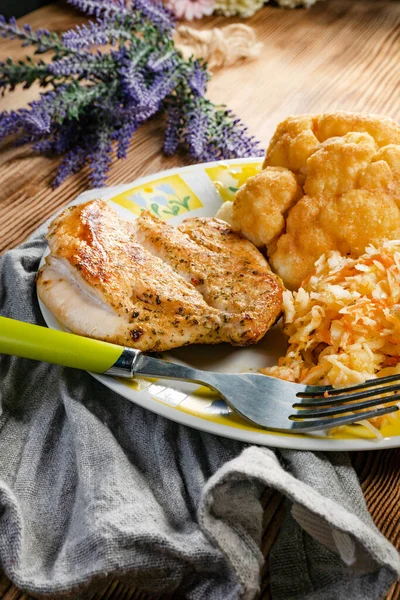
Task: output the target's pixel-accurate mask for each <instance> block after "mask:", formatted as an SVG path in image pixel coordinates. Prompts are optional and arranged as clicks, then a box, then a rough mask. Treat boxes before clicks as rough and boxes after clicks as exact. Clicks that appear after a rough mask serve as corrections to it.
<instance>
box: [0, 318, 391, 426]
mask: <svg viewBox="0 0 400 600" xmlns="http://www.w3.org/2000/svg"><path fill="white" fill-rule="evenodd" d="M0 353H4V354H15V355H16V356H22V357H25V358H31V359H35V360H41V361H46V362H50V363H54V364H59V365H65V366H67V367H74V368H77V369H85V370H87V371H92V372H94V373H103V374H106V375H114V376H117V377H129V378H131V377H134V376H135V375H144V376H146V375H147V376H150V377H162V378H165V379H180V380H186V381H192V382H195V383H200V384H204V385H206V386H208V387H209V388H211V389H213V390H215V391H217V392H218V393H219V394H220V395H221V396H222V398H223V399H224V400H225V401H226V402H227V404H228V405H229V406H230V407H231V408H232V409H233V410H235V411H237V412H238V413H240V414H241V415H242V416H243V417H245V418H246V419H248V420H249V421H251V422H252V423H255V424H256V425H260V426H261V427H266V428H267V429H270V430H272V431H283V432H307V431H316V430H318V429H328V428H331V427H335V426H338V425H344V424H346V423H354V422H355V421H360V420H362V419H371V418H373V417H380V416H382V415H386V414H388V413H391V412H394V411H397V410H399V406H397V405H394V406H384V407H381V406H380V405H383V404H388V403H392V402H395V401H398V400H399V399H400V375H399V376H397V375H393V376H391V377H384V378H381V379H373V380H370V381H367V382H365V383H362V384H360V385H355V386H351V387H347V388H341V389H333V388H332V387H330V386H327V387H319V386H310V385H301V384H296V383H290V382H287V381H283V380H281V379H276V378H274V377H268V376H267V375H261V374H256V373H243V374H241V373H238V374H235V373H213V372H212V371H200V370H199V369H193V368H191V367H186V366H182V365H179V364H175V363H171V362H167V361H165V360H161V359H159V358H155V357H154V356H148V355H147V354H142V352H140V351H139V350H134V349H132V348H123V347H122V346H116V345H115V344H109V343H107V342H102V341H99V340H94V339H91V338H86V337H82V336H79V335H74V334H72V333H65V332H64V331H56V330H54V329H47V328H46V327H39V326H37V325H31V324H30V323H23V322H21V321H15V320H13V319H7V318H6V317H1V316H0ZM394 382H395V383H394ZM390 383H394V384H393V385H387V384H390ZM373 407H378V408H375V409H374V408H373ZM364 411H365V412H364Z"/></svg>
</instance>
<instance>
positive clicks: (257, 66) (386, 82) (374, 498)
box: [0, 0, 400, 600]
mask: <svg viewBox="0 0 400 600" xmlns="http://www.w3.org/2000/svg"><path fill="white" fill-rule="evenodd" d="M26 20H28V21H29V22H30V23H31V24H32V26H33V27H46V28H48V29H54V30H57V31H63V30H65V29H68V28H69V27H71V26H72V25H74V24H75V23H78V22H81V21H82V16H81V15H79V14H78V13H76V12H75V11H73V10H71V9H70V8H68V7H66V6H65V5H64V4H63V3H62V2H60V3H55V4H51V5H49V6H47V7H45V8H43V9H40V10H38V11H36V12H35V13H32V14H31V15H29V18H27V19H26ZM231 22H235V20H234V19H225V18H222V17H211V18H209V19H206V20H203V21H201V23H199V24H197V25H196V26H198V27H201V28H208V27H212V26H223V25H225V24H227V23H231ZM247 23H248V24H250V25H252V26H253V27H254V28H255V30H256V32H257V34H258V37H259V39H260V40H261V41H262V42H263V43H264V48H263V52H262V55H261V56H260V58H258V59H257V60H255V61H252V62H250V61H247V62H238V63H236V64H235V65H233V66H232V67H230V68H225V69H221V70H219V71H217V72H216V73H215V74H214V77H213V79H212V82H211V84H210V87H209V95H210V97H211V98H212V99H213V100H214V101H216V102H221V103H229V106H230V107H231V108H232V109H233V110H234V111H235V112H236V113H237V114H238V115H239V116H240V117H241V118H243V120H245V121H246V123H247V124H248V125H249V129H250V130H251V132H252V133H254V134H255V135H257V137H258V138H259V139H260V140H261V141H262V143H263V145H264V146H265V145H266V144H267V142H268V139H269V137H270V135H271V133H272V132H273V130H274V128H275V126H276V124H277V123H278V122H279V121H280V120H281V119H282V118H284V117H286V116H287V115H288V114H295V113H301V112H324V111H330V110H336V109H344V110H353V111H365V112H373V113H379V114H384V115H387V116H390V117H392V118H395V119H397V120H399V119H400V103H399V101H398V89H399V84H400V69H399V66H398V56H399V49H400V41H399V38H400V3H396V2H384V1H383V2H380V1H375V2H373V1H370V2H369V1H361V0H360V1H356V0H325V1H324V2H320V3H318V4H317V5H315V6H314V7H313V8H312V9H310V10H305V9H298V10H295V11H287V10H284V9H280V8H277V7H269V6H267V7H265V8H264V9H263V10H261V11H260V12H258V13H257V14H256V15H255V16H254V17H252V18H251V19H249V20H247ZM26 53H27V49H21V48H20V46H19V44H18V42H17V41H13V42H10V41H5V40H2V41H1V42H0V59H3V58H4V57H5V56H7V55H11V56H13V57H14V58H19V57H21V56H23V55H25V54H26ZM36 95H37V89H35V88H32V89H31V90H29V91H28V92H24V93H20V92H19V91H18V92H14V93H13V94H9V95H7V96H5V97H4V98H2V99H0V110H2V109H11V108H13V109H15V108H18V107H21V106H24V105H25V104H26V103H27V102H28V101H29V100H31V99H33V98H34V97H35V96H36ZM161 144H162V132H161V129H160V122H159V121H158V120H157V119H155V120H154V121H152V122H151V123H149V124H148V125H146V126H145V127H143V128H142V129H141V130H140V131H139V132H138V133H137V134H136V136H135V138H134V140H133V142H132V144H131V148H130V151H129V156H128V158H127V160H126V161H119V162H117V163H115V164H114V165H113V168H112V171H111V176H110V180H109V183H110V185H113V184H117V183H123V182H127V181H131V180H133V179H135V178H136V177H139V176H143V175H146V174H149V173H153V172H155V171H159V170H161V169H166V168H169V167H172V166H177V165H183V164H185V158H184V157H183V156H176V157H171V158H166V157H163V156H162V154H161V152H160V148H161ZM57 162H58V161H57V160H54V159H50V158H46V157H40V156H34V155H33V154H32V153H31V152H30V150H29V149H28V148H17V149H16V148H13V147H11V146H10V145H9V144H8V143H3V144H2V146H1V151H0V183H1V185H0V251H4V250H5V249H7V248H10V247H13V246H15V245H16V244H18V243H19V242H21V241H22V240H23V239H25V238H26V236H27V235H29V234H30V233H31V232H32V231H33V230H34V229H36V227H37V226H38V225H39V224H41V223H42V222H43V221H44V220H46V219H47V218H48V217H49V216H51V215H52V214H53V213H54V212H55V211H56V210H57V209H58V208H60V207H61V206H63V205H65V204H67V203H68V202H70V201H71V200H72V199H73V198H74V197H75V196H76V195H77V194H79V193H80V192H82V191H83V190H85V189H86V188H87V187H88V178H87V176H88V173H87V171H85V170H84V171H83V172H82V173H79V174H77V175H75V176H74V177H72V178H70V179H69V180H67V181H66V182H65V183H64V184H63V185H62V186H61V187H60V188H58V189H57V190H53V189H52V188H51V181H52V179H53V177H54V174H55V171H56V168H57ZM352 459H353V462H354V466H355V468H356V470H357V473H358V474H359V477H360V480H361V483H362V487H363V491H364V494H365V498H366V502H367V504H368V507H369V510H370V513H371V515H372V517H373V519H374V521H375V523H376V525H377V526H378V527H379V529H380V530H381V531H382V533H383V534H384V535H385V536H386V537H387V538H388V539H389V540H391V542H392V543H393V544H394V545H395V546H396V547H397V548H399V549H400V514H399V506H400V469H399V467H400V450H399V449H396V450H388V451H381V452H359V453H354V454H353V455H352ZM263 505H264V507H265V512H264V515H265V518H264V536H263V541H262V549H263V552H264V555H265V556H266V562H265V567H264V570H263V574H262V584H261V591H260V595H259V598H260V599H262V600H267V599H269V598H270V587H269V572H268V560H267V558H268V553H269V551H270V548H271V546H272V544H273V541H274V539H275V537H276V535H277V533H278V531H279V526H280V523H281V521H282V518H283V514H284V505H283V501H282V498H281V497H280V496H279V494H277V493H270V492H266V493H265V494H264V497H263ZM74 597H76V598H80V599H82V600H83V599H87V600H106V599H108V598H116V599H118V600H122V599H126V600H128V599H131V600H133V599H135V600H156V598H158V599H159V600H170V598H171V597H172V596H171V595H164V596H157V597H156V596H149V595H147V594H145V593H143V592H142V591H140V590H136V589H134V588H132V587H130V586H128V585H126V584H124V583H123V582H120V581H116V580H112V581H109V580H107V581H103V582H100V583H99V582H97V583H96V586H91V587H90V588H89V590H87V591H85V592H79V594H78V595H76V594H75V596H74ZM174 597H175V598H177V596H176V595H175V596H174ZM0 598H3V599H4V600H28V599H29V598H30V596H29V595H27V594H25V593H24V592H23V591H21V590H18V589H17V588H16V587H15V586H13V585H12V584H11V582H9V581H8V579H7V578H6V577H5V575H3V576H0ZM399 599H400V586H399V585H397V586H396V585H394V586H393V588H392V590H391V591H390V593H389V594H388V596H387V600H399ZM349 600H350V599H349Z"/></svg>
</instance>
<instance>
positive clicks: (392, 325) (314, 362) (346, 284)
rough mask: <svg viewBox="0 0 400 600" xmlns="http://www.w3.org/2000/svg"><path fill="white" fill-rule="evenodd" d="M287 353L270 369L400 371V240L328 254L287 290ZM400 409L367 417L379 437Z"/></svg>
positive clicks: (368, 374) (295, 374)
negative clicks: (355, 252)
mask: <svg viewBox="0 0 400 600" xmlns="http://www.w3.org/2000/svg"><path fill="white" fill-rule="evenodd" d="M283 309H284V331H285V333H286V334H287V335H288V336H289V347H288V350H287V352H286V355H285V356H284V357H282V358H280V359H279V362H278V365H277V366H274V367H269V368H266V369H262V370H261V371H262V372H263V373H265V374H266V375H271V376H274V377H279V378H281V379H286V380H288V381H294V382H302V383H305V384H310V385H333V386H334V387H342V386H348V385H352V384H356V383H362V382H364V381H365V380H366V379H372V378H375V377H385V376H386V375H393V374H395V373H400V240H392V241H388V242H384V243H383V245H382V246H381V247H380V248H375V247H374V246H369V247H368V248H367V249H366V252H365V254H363V255H362V256H360V257H359V258H357V259H353V258H348V257H344V256H342V255H341V254H340V253H339V252H331V253H330V254H329V255H324V256H322V257H321V258H320V259H318V261H317V262H316V263H315V272H314V273H313V274H312V275H311V276H310V277H308V278H307V279H306V280H305V281H304V282H303V284H302V286H301V287H300V289H299V290H298V291H297V292H289V291H286V292H285V293H284V298H283ZM399 415H400V411H399V412H397V413H393V414H389V415H385V416H383V417H378V418H375V419H371V421H370V423H369V424H367V423H366V422H365V421H364V422H363V423H364V424H365V425H366V426H367V427H368V429H369V430H370V431H373V432H374V433H375V434H376V435H377V437H379V436H380V433H379V429H380V428H381V427H382V426H383V425H384V424H386V423H388V422H390V421H391V420H392V419H398V418H399Z"/></svg>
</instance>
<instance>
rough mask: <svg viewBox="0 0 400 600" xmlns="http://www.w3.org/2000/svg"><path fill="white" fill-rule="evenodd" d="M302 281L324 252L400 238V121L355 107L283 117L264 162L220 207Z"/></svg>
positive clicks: (294, 280)
mask: <svg viewBox="0 0 400 600" xmlns="http://www.w3.org/2000/svg"><path fill="white" fill-rule="evenodd" d="M217 216H219V217H220V218H224V219H226V220H227V221H228V222H229V223H230V224H231V225H232V226H233V228H234V229H235V230H237V231H241V232H242V233H243V234H244V235H245V236H246V237H247V238H248V239H250V240H252V241H253V242H254V243H255V244H256V245H257V247H259V248H263V247H266V249H267V254H268V258H269V261H270V264H271V267H272V268H273V270H274V271H275V272H276V273H278V275H280V277H281V278H282V280H283V282H284V283H285V285H286V286H287V287H288V288H289V289H297V288H298V287H299V286H300V285H301V283H302V281H303V280H304V279H305V278H306V277H307V276H308V275H310V273H311V272H312V271H313V268H314V263H315V261H316V260H317V259H318V258H319V257H320V256H321V254H324V253H326V252H330V251H332V250H338V251H339V252H340V253H341V254H343V255H348V256H351V257H353V258H357V257H359V256H360V255H361V254H362V253H363V252H364V250H365V248H366V246H368V245H369V244H374V245H379V244H381V243H382V242H383V241H384V240H385V239H400V126H399V125H398V124H397V123H395V122H394V121H392V120H391V119H387V118H381V117H376V116H368V115H358V114H350V113H343V112H338V113H332V114H322V115H301V116H298V117H289V118H288V119H285V121H283V122H282V123H280V124H279V125H278V127H277V129H276V132H275V134H274V136H273V137H272V140H271V142H270V144H269V147H268V149H267V153H266V157H265V160H264V164H263V170H262V171H261V172H260V173H259V174H258V175H256V176H254V177H252V178H250V179H248V180H247V182H246V183H245V185H244V186H243V187H242V188H241V189H240V190H239V191H238V192H237V194H236V196H235V199H234V202H233V204H232V205H231V206H224V207H223V209H222V211H221V212H219V213H218V215H217Z"/></svg>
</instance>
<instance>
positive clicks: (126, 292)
mask: <svg viewBox="0 0 400 600" xmlns="http://www.w3.org/2000/svg"><path fill="white" fill-rule="evenodd" d="M48 241H49V246H50V251H51V253H50V255H49V256H47V258H46V264H45V265H44V266H43V267H42V269H41V270H40V272H39V274H38V281H37V288H38V294H39V297H40V298H41V300H42V301H43V302H44V303H45V304H46V306H48V308H49V309H50V310H51V312H52V313H53V314H54V315H55V317H56V318H57V319H58V320H59V321H60V322H61V323H62V324H63V325H65V326H66V327H68V328H69V329H70V330H72V331H73V332H74V333H78V334H81V335H86V336H89V337H94V338H97V339H102V340H106V341H110V342H113V343H117V344H121V345H125V346H131V347H135V348H138V349H140V350H147V351H152V350H157V351H161V350H167V349H170V348H176V347H178V346H183V345H186V344H195V343H201V344H216V343H219V342H229V343H231V344H233V345H238V346H245V345H248V344H253V343H255V342H257V341H258V340H259V339H260V338H262V337H263V336H264V334H265V333H266V331H267V330H268V329H269V328H270V327H271V325H272V324H273V323H274V322H275V321H276V319H277V318H278V316H279V315H280V313H281V309H282V292H283V288H282V284H281V283H280V281H279V280H278V278H277V277H276V276H275V275H273V274H272V272H271V271H270V269H269V266H268V263H267V262H266V260H265V258H264V257H263V256H262V255H261V253H260V252H259V251H258V250H257V249H256V248H255V247H254V246H253V244H251V243H250V242H249V241H248V240H246V239H245V238H244V237H242V236H241V235H240V234H238V233H235V232H233V230H232V228H231V227H230V226H228V225H227V224H226V223H224V222H223V221H220V220H218V219H212V218H210V219H207V218H193V219H188V220H186V221H184V222H183V223H182V224H181V225H180V226H179V227H173V226H170V225H168V224H167V223H165V222H164V221H161V220H160V219H158V218H157V217H155V216H153V215H152V214H151V213H150V212H148V211H145V212H144V213H143V214H142V215H141V216H140V217H139V218H138V219H136V220H135V221H134V222H128V221H126V220H123V219H121V218H120V217H119V216H118V215H117V213H116V212H115V211H114V210H113V209H112V208H111V207H110V206H109V205H108V204H107V203H106V202H103V201H101V200H95V201H91V202H88V203H86V204H81V205H77V206H73V207H70V208H67V209H66V210H65V211H63V213H62V214H61V215H60V216H59V217H57V218H56V219H55V220H54V221H53V223H52V224H51V226H50V230H49V234H48Z"/></svg>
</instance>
